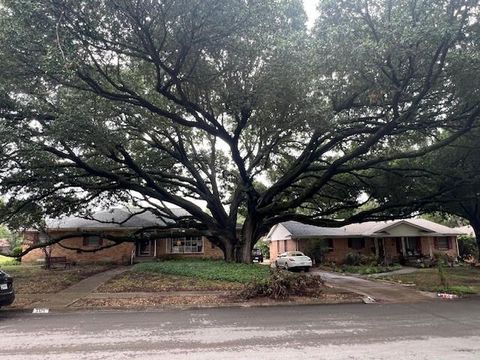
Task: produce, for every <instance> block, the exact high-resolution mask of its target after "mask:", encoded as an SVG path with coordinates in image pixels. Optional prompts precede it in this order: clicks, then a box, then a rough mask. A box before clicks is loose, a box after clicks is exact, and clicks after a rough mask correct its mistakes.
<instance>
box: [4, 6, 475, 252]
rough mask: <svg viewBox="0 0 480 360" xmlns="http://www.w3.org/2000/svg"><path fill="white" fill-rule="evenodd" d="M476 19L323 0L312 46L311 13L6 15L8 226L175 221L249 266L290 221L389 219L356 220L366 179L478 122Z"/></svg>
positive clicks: (230, 9) (83, 10)
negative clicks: (91, 217) (124, 209)
mask: <svg viewBox="0 0 480 360" xmlns="http://www.w3.org/2000/svg"><path fill="white" fill-rule="evenodd" d="M478 11H479V7H478V2H477V1H471V0H440V1H438V0H435V1H434V0H425V1H413V0H401V1H391V0H390V1H388V0H371V1H357V0H340V1H338V0H322V1H320V2H319V13H320V16H319V18H318V19H317V21H316V25H315V27H314V29H312V31H308V30H307V29H306V27H305V22H306V17H305V14H304V12H303V7H302V2H301V1H300V0H275V1H264V0H251V1H237V0H225V1H214V0H188V1H185V0H162V1H152V0H137V1H131V0H116V1H110V0H99V1H90V0H3V1H2V7H1V8H0V12H1V15H0V17H1V20H0V41H1V43H2V47H1V49H0V73H1V74H2V77H1V78H0V139H1V142H2V144H3V147H2V148H1V149H0V169H1V170H2V171H1V174H0V193H2V194H4V195H5V196H6V198H7V201H6V204H5V206H3V207H2V211H1V215H0V216H1V218H2V219H3V221H4V222H6V223H10V222H11V223H15V219H22V220H21V221H23V222H25V221H26V220H25V219H34V218H37V217H41V216H44V215H49V216H60V215H62V214H70V213H75V212H82V211H83V212H86V211H88V209H89V208H91V207H92V206H104V207H107V206H110V205H112V204H118V203H122V202H123V203H131V204H134V205H135V206H137V207H140V208H143V209H149V210H150V211H153V212H155V213H157V214H158V215H159V216H164V217H170V218H172V219H173V220H175V221H177V222H179V223H180V222H181V221H183V220H186V219H184V218H179V217H176V216H175V215H174V214H173V213H172V212H171V211H170V210H169V208H171V207H172V206H175V207H180V208H183V209H184V210H186V211H187V212H188V213H189V215H188V216H186V218H191V219H193V220H195V221H194V222H190V224H191V225H192V224H193V225H192V226H196V225H195V224H197V225H198V226H199V227H201V230H202V231H204V232H205V234H206V235H208V236H211V238H212V239H214V240H213V241H214V243H215V244H217V245H218V246H219V247H220V248H221V249H222V250H223V251H224V252H225V257H226V259H227V260H237V261H248V260H249V258H250V251H251V248H252V247H253V245H254V244H255V242H256V240H257V239H258V238H259V237H260V236H261V235H262V234H264V233H265V232H266V231H267V230H268V229H269V227H271V226H272V225H274V224H276V223H279V222H281V221H287V220H299V221H303V222H308V223H311V224H317V225H326V226H334V225H340V224H345V223H347V222H353V221H360V220H368V219H376V218H380V217H383V218H385V217H388V216H389V215H388V209H389V207H390V204H388V203H382V204H381V205H379V206H374V207H373V208H372V207H368V208H366V210H360V211H354V212H351V210H353V209H357V208H359V207H361V206H362V205H363V203H364V202H365V200H364V199H363V197H362V194H363V191H364V183H365V177H366V176H368V171H369V170H371V169H373V168H375V167H378V166H382V165H384V164H389V163H391V162H392V161H396V160H401V159H415V158H416V157H418V156H422V155H425V154H427V153H429V152H431V151H434V150H436V149H438V148H440V147H441V146H444V145H446V144H448V143H450V142H451V141H453V140H454V139H456V138H457V137H458V136H460V135H461V134H463V133H465V132H466V131H468V129H470V128H471V127H472V126H473V124H474V123H475V122H476V121H477V120H478V117H479V114H480V97H479V96H478V82H474V81H473V82H471V83H469V84H470V88H469V89H468V91H467V90H466V89H467V87H466V86H459V84H464V82H465V79H469V78H471V74H470V73H471V72H472V68H473V67H474V66H478V59H479V48H478V43H476V41H478V40H477V39H476V38H475V36H474V35H475V34H476V31H478V30H477V28H478V18H477V15H478ZM476 71H477V75H478V67H477V68H476ZM447 131H448V134H449V135H448V136H445V134H446V133H447ZM204 208H206V209H207V210H208V211H204ZM239 211H242V215H243V216H244V218H245V221H244V223H243V227H242V231H241V235H240V236H239V235H238V234H237V230H236V226H237V219H238V217H239ZM346 213H351V215H350V216H348V217H347V218H345V219H344V220H337V217H338V214H346ZM32 214H34V215H35V216H32ZM32 221H33V220H32ZM17 224H18V220H17ZM122 241H123V240H122Z"/></svg>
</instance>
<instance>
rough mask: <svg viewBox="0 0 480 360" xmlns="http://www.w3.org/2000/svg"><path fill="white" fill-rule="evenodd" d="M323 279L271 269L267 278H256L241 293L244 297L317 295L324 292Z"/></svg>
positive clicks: (280, 297)
mask: <svg viewBox="0 0 480 360" xmlns="http://www.w3.org/2000/svg"><path fill="white" fill-rule="evenodd" d="M323 286H324V282H323V280H322V279H321V278H320V277H319V276H308V275H305V274H296V273H291V272H288V271H283V270H277V269H271V270H270V276H269V277H268V278H267V279H265V280H254V281H252V282H251V283H250V284H248V285H247V286H246V287H245V289H244V290H243V291H242V292H241V293H240V296H241V297H243V298H244V299H252V298H256V297H269V298H272V299H286V298H288V297H289V296H315V295H318V294H320V293H321V292H322V288H323Z"/></svg>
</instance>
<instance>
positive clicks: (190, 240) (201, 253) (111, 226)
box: [22, 209, 223, 264]
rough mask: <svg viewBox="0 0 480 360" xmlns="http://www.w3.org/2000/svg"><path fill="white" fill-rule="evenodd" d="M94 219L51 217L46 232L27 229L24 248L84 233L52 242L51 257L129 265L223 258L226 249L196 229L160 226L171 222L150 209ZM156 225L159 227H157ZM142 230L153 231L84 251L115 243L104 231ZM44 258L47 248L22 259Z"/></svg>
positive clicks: (111, 233)
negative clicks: (141, 236) (133, 239)
mask: <svg viewBox="0 0 480 360" xmlns="http://www.w3.org/2000/svg"><path fill="white" fill-rule="evenodd" d="M172 211H174V212H180V211H182V210H180V209H172ZM91 218H92V219H85V218H81V217H75V216H70V217H65V218H61V219H50V220H47V222H46V223H47V224H46V228H45V231H43V232H41V231H37V230H28V231H25V233H24V238H25V240H24V244H23V248H24V249H25V248H27V247H28V246H29V245H30V244H35V243H38V242H41V241H46V240H48V239H50V238H55V237H61V236H70V235H74V234H77V233H82V236H72V237H70V238H68V239H65V240H62V241H60V242H59V243H58V244H55V245H52V246H51V251H52V252H51V256H61V257H66V258H67V260H68V261H70V262H76V263H89V262H90V263H91V262H110V263H117V264H122V263H123V264H126V263H129V262H130V261H132V260H133V261H141V260H142V259H144V260H146V259H160V258H185V257H188V258H210V259H211V258H213V259H222V258H223V252H222V250H221V249H220V248H218V247H217V246H215V245H213V244H212V243H211V242H210V241H209V240H208V239H207V238H206V237H204V236H201V235H200V234H199V233H198V232H197V231H195V230H192V229H175V228H174V229H169V230H162V229H160V228H161V227H162V226H166V225H167V223H168V220H165V219H162V218H159V217H157V216H155V215H154V214H152V213H150V212H143V213H140V212H138V213H132V211H129V210H128V209H111V210H108V211H102V212H97V213H95V214H93V215H92V216H91ZM154 228H156V230H153V229H154ZM141 229H152V230H150V231H145V232H144V234H145V236H144V239H143V240H140V241H137V242H135V243H134V242H124V243H121V244H119V245H116V246H113V247H109V248H106V249H102V250H98V251H96V252H85V251H84V250H94V249H96V248H102V247H106V246H108V245H111V244H114V242H113V241H111V240H108V239H105V238H103V237H102V236H101V235H102V234H103V235H104V236H127V237H128V236H130V235H131V234H133V233H134V232H138V231H139V230H141ZM89 233H90V234H89ZM44 259H45V254H44V251H43V250H42V249H35V250H33V251H31V252H29V253H28V254H26V255H25V256H23V258H22V262H36V261H43V260H44Z"/></svg>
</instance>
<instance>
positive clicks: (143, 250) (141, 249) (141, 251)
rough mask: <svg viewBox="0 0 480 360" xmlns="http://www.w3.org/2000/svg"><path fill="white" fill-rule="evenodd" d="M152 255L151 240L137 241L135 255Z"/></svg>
mask: <svg viewBox="0 0 480 360" xmlns="http://www.w3.org/2000/svg"><path fill="white" fill-rule="evenodd" d="M151 255H152V241H151V240H142V241H139V242H137V256H151Z"/></svg>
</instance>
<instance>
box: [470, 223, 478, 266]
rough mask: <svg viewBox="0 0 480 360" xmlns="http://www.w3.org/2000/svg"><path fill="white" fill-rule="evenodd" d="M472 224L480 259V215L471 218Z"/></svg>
mask: <svg viewBox="0 0 480 360" xmlns="http://www.w3.org/2000/svg"><path fill="white" fill-rule="evenodd" d="M470 225H472V228H473V232H474V233H475V239H476V242H477V254H476V256H477V259H479V260H480V217H479V218H476V219H471V220H470Z"/></svg>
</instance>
